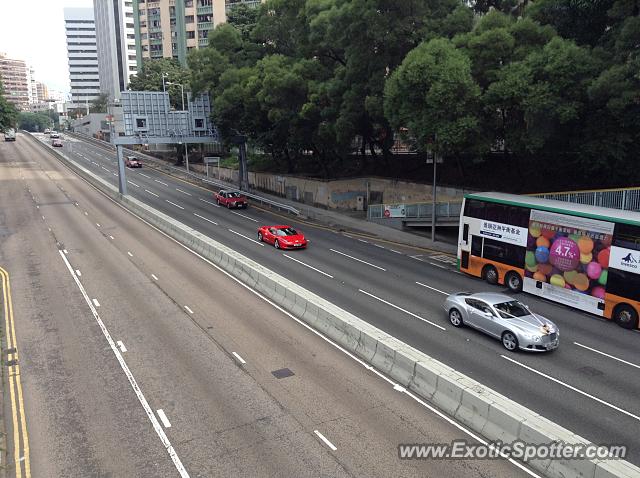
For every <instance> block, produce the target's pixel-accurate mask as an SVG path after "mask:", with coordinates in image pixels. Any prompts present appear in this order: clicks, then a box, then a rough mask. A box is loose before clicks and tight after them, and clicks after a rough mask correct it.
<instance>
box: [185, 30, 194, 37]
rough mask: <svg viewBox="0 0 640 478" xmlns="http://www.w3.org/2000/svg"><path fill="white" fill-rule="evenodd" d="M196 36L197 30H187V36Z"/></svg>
mask: <svg viewBox="0 0 640 478" xmlns="http://www.w3.org/2000/svg"><path fill="white" fill-rule="evenodd" d="M195 37H196V32H195V31H193V30H191V31H190V32H187V38H195Z"/></svg>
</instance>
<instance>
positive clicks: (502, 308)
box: [494, 300, 530, 319]
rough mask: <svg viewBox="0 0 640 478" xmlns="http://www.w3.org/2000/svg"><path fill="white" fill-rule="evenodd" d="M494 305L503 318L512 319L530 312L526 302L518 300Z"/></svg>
mask: <svg viewBox="0 0 640 478" xmlns="http://www.w3.org/2000/svg"><path fill="white" fill-rule="evenodd" d="M494 307H495V308H496V310H497V311H498V313H499V314H500V316H501V317H502V318H503V319H512V318H514V317H522V316H524V315H529V314H530V312H529V310H528V309H527V308H526V307H525V306H524V304H523V303H522V302H518V301H517V300H512V301H509V302H501V303H500V304H495V305H494Z"/></svg>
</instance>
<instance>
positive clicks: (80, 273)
mask: <svg viewBox="0 0 640 478" xmlns="http://www.w3.org/2000/svg"><path fill="white" fill-rule="evenodd" d="M76 274H77V276H78V277H82V272H80V269H76Z"/></svg>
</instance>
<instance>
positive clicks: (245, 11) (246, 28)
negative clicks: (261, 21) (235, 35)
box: [227, 3, 259, 41]
mask: <svg viewBox="0 0 640 478" xmlns="http://www.w3.org/2000/svg"><path fill="white" fill-rule="evenodd" d="M258 12H259V9H258V8H256V7H255V6H250V5H247V4H246V3H238V4H236V5H232V6H230V7H229V10H228V11H227V23H228V24H230V25H233V26H234V27H235V28H236V29H237V30H238V31H239V32H240V35H241V36H242V39H243V40H245V41H247V40H249V39H250V37H251V32H252V31H253V29H254V27H255V26H256V23H257V21H258Z"/></svg>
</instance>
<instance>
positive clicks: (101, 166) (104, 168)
mask: <svg viewBox="0 0 640 478" xmlns="http://www.w3.org/2000/svg"><path fill="white" fill-rule="evenodd" d="M100 167H101V168H102V169H104V170H105V171H109V170H108V169H107V168H105V167H104V166H100Z"/></svg>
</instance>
